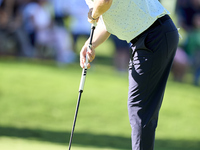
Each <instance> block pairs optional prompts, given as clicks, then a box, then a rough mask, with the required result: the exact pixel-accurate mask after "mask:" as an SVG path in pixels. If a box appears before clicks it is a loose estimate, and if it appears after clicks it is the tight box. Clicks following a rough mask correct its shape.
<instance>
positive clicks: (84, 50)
mask: <svg viewBox="0 0 200 150" xmlns="http://www.w3.org/2000/svg"><path fill="white" fill-rule="evenodd" d="M87 47H88V44H87V42H86V44H85V45H84V46H83V47H82V49H81V51H80V66H81V67H82V68H84V66H85V63H86V57H87V58H88V61H89V62H92V61H93V60H94V58H95V50H94V48H93V47H91V48H89V49H88V52H87ZM90 67H91V65H90V63H88V64H87V68H88V69H89V68H90Z"/></svg>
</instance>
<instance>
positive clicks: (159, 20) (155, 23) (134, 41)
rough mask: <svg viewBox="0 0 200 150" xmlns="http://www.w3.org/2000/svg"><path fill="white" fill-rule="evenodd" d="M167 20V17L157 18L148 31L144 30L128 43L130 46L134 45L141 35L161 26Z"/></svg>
mask: <svg viewBox="0 0 200 150" xmlns="http://www.w3.org/2000/svg"><path fill="white" fill-rule="evenodd" d="M169 19H170V17H169V15H165V16H163V17H160V18H158V19H157V20H156V21H155V22H154V23H153V24H152V25H151V26H150V27H149V28H148V29H146V30H145V31H144V32H142V33H141V34H139V35H138V36H137V37H135V38H134V39H132V40H131V41H130V42H131V43H132V44H135V43H136V42H137V41H138V39H139V38H140V36H141V35H142V34H143V33H145V32H146V31H148V30H150V29H153V28H155V27H157V26H159V25H161V24H162V23H164V22H165V21H166V20H169Z"/></svg>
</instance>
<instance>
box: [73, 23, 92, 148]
mask: <svg viewBox="0 0 200 150" xmlns="http://www.w3.org/2000/svg"><path fill="white" fill-rule="evenodd" d="M95 28H96V23H95V24H92V26H91V32H90V37H89V45H88V47H87V51H88V49H90V48H91V47H92V38H93V34H94V30H95ZM87 64H88V57H87V55H86V62H85V64H84V68H83V71H82V76H81V81H80V86H79V95H78V101H77V105H76V111H75V115H74V123H73V127H72V131H71V136H70V140H69V150H70V149H71V144H72V138H73V134H74V129H75V125H76V119H77V115H78V109H79V105H80V100H81V95H82V93H83V88H84V84H85V78H86V74H87Z"/></svg>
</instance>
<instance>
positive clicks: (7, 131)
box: [0, 127, 200, 150]
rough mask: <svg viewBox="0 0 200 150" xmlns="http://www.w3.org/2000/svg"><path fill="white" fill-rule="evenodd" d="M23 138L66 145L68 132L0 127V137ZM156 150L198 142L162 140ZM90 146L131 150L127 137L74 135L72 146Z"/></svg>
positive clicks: (194, 149)
mask: <svg viewBox="0 0 200 150" xmlns="http://www.w3.org/2000/svg"><path fill="white" fill-rule="evenodd" d="M3 136H4V137H5V136H6V137H12V138H13V137H14V138H24V139H26V140H38V141H46V142H52V143H55V144H63V145H68V142H69V137H70V132H65V131H63V132H59V131H48V130H39V129H20V128H15V127H0V137H3ZM155 143H156V144H155V149H156V150H199V149H200V141H195V140H193V141H192V140H191V141H187V140H168V139H166V140H164V139H162V140H161V139H158V140H156V142H155ZM73 144H74V145H79V146H84V147H86V146H90V147H100V148H105V147H106V148H116V149H120V150H130V149H131V139H130V138H129V137H119V136H111V135H103V134H102V135H95V134H91V133H76V132H75V133H74V137H73V142H72V146H73Z"/></svg>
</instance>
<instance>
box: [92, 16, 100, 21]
mask: <svg viewBox="0 0 200 150" xmlns="http://www.w3.org/2000/svg"><path fill="white" fill-rule="evenodd" d="M91 18H92V20H97V19H99V17H97V18H93V17H92V16H91Z"/></svg>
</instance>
